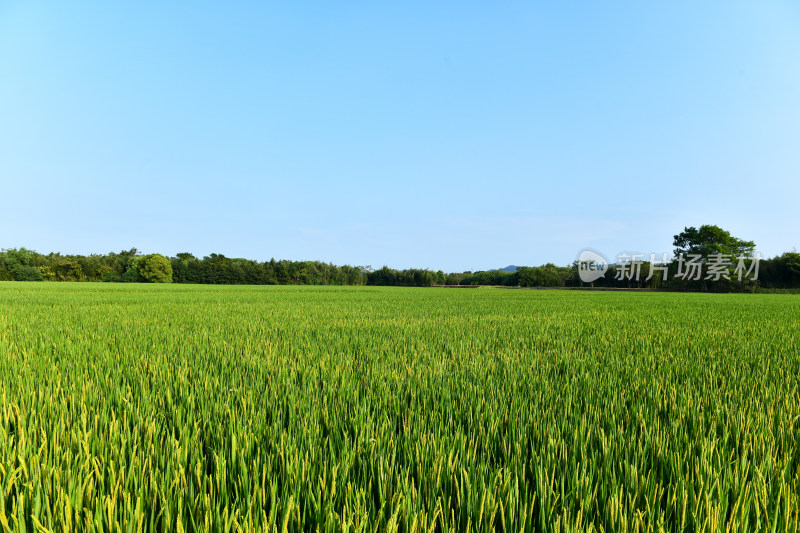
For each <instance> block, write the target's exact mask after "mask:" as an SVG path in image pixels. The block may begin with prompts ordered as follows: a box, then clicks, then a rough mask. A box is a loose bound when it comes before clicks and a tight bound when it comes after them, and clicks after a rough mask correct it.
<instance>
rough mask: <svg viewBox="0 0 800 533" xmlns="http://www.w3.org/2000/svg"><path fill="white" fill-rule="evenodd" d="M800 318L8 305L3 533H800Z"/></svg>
mask: <svg viewBox="0 0 800 533" xmlns="http://www.w3.org/2000/svg"><path fill="white" fill-rule="evenodd" d="M799 385H800V299H798V298H797V297H794V296H791V295H730V294H676V293H645V294H641V293H595V292H572V291H570V292H561V291H526V290H507V289H505V290H504V289H476V290H469V291H464V290H458V289H413V288H388V287H344V288H337V287H298V286H294V287H288V286H283V287H253V286H250V287H241V286H233V287H231V286H228V287H225V286H202V287H201V286H194V285H181V286H175V285H172V286H170V285H162V286H157V285H143V284H127V285H122V284H99V283H97V284H93V283H83V284H73V283H50V284H30V283H13V282H8V283H6V282H3V283H0V530H2V531H62V530H80V531H116V530H121V531H140V530H141V531H226V532H227V531H239V530H242V531H262V530H277V531H284V530H288V531H296V530H317V529H319V530H321V531H342V530H345V531H375V530H379V531H391V530H399V531H491V530H503V531H520V530H524V531H558V530H566V531H571V530H577V531H584V530H588V529H592V528H593V529H595V530H605V531H635V530H642V531H647V530H656V531H657V530H664V531H701V530H702V531H744V530H750V531H757V530H769V531H797V530H798V521H799V520H800V516H799V515H800V387H799Z"/></svg>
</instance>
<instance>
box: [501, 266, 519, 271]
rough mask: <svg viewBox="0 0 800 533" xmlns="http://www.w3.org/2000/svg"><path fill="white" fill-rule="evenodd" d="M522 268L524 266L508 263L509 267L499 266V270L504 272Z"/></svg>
mask: <svg viewBox="0 0 800 533" xmlns="http://www.w3.org/2000/svg"><path fill="white" fill-rule="evenodd" d="M520 268H522V267H518V266H516V265H508V266H507V267H504V268H498V269H497V270H502V271H503V272H516V271H517V270H519V269H520Z"/></svg>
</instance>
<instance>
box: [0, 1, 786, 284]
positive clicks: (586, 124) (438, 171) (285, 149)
mask: <svg viewBox="0 0 800 533" xmlns="http://www.w3.org/2000/svg"><path fill="white" fill-rule="evenodd" d="M228 4H231V3H221V2H136V3H127V4H123V3H120V2H113V3H112V2H105V3H101V2H97V3H83V2H15V1H11V2H9V1H6V2H1V3H0V209H1V210H0V247H3V248H11V247H19V246H25V247H28V248H33V249H36V250H37V251H41V252H48V251H62V252H71V253H92V252H94V253H103V252H108V251H112V250H113V251H118V250H121V249H127V248H130V247H132V246H136V247H137V248H139V249H140V250H142V251H145V252H160V253H163V254H166V255H174V254H176V253H178V252H182V251H189V252H192V253H194V254H195V255H198V256H203V255H207V254H209V253H211V252H216V253H223V254H225V255H228V256H232V257H248V258H252V259H262V260H263V259H269V258H270V257H275V258H276V259H280V258H286V259H295V260H300V259H318V260H323V261H331V262H334V263H337V264H344V263H348V264H358V265H372V266H373V267H376V268H377V267H380V266H382V265H384V264H387V265H390V266H394V267H398V268H402V267H410V266H416V267H428V268H433V269H439V268H441V269H444V270H448V271H460V270H476V269H487V268H494V267H501V266H504V265H507V264H518V265H519V264H522V265H530V264H542V263H545V262H554V263H556V264H567V263H569V262H571V261H573V260H574V259H575V258H576V257H577V254H578V252H579V251H580V249H581V248H583V247H592V248H595V249H598V250H601V251H603V252H605V253H606V254H608V255H609V256H613V255H615V254H616V253H617V252H620V251H638V252H644V253H649V252H658V253H660V252H664V251H670V250H671V248H672V246H671V243H672V235H674V234H675V233H677V232H679V231H681V230H682V229H683V227H684V226H690V225H695V226H697V225H701V224H705V223H710V224H717V225H720V226H722V227H723V228H725V229H728V230H730V231H731V232H732V233H733V234H734V235H736V236H739V237H742V238H746V239H751V240H755V241H756V244H757V245H758V249H759V250H760V251H761V252H762V253H763V254H765V255H767V256H773V255H777V254H779V253H781V252H783V251H787V250H790V249H792V248H794V247H798V248H800V232H798V228H800V208H798V198H800V179H798V178H800V150H799V149H798V147H800V98H798V95H800V59H798V58H800V7H798V4H797V3H795V2H789V1H786V2H777V1H770V0H764V1H761V2H737V1H719V2H679V1H674V2H660V3H657V2H591V3H590V2H570V3H566V2H551V3H549V4H545V3H538V4H537V3H532V2H531V3H513V2H493V3H486V2H438V3H436V5H430V4H431V3H429V2H425V3H423V2H398V3H396V4H394V5H391V4H388V3H366V2H363V3H362V2H352V3H333V2H324V3H323V2H318V3H315V2H285V3H282V4H277V3H275V4H273V3H268V2H237V3H235V4H236V5H234V6H231V5H228ZM337 4H338V5H337Z"/></svg>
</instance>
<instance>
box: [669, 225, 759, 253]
mask: <svg viewBox="0 0 800 533" xmlns="http://www.w3.org/2000/svg"><path fill="white" fill-rule="evenodd" d="M672 244H673V246H675V255H676V256H678V255H681V254H684V255H688V254H699V255H701V256H702V257H703V258H706V257H708V256H709V255H713V254H726V255H734V256H740V255H746V256H751V255H753V252H754V251H755V248H756V245H755V243H754V242H753V241H745V240H742V239H738V238H736V237H734V236H733V235H731V234H730V232H728V231H725V230H724V229H722V228H720V227H719V226H712V225H703V226H700V228H695V227H690V228H684V229H683V231H682V232H681V233H679V234H677V235H675V238H674V241H673V242H672Z"/></svg>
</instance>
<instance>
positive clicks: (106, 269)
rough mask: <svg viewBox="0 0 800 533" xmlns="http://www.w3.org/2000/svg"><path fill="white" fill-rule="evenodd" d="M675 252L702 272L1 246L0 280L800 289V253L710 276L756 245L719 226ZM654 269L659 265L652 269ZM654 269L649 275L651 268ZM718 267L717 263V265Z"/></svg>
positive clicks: (687, 239)
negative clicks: (450, 267) (463, 268)
mask: <svg viewBox="0 0 800 533" xmlns="http://www.w3.org/2000/svg"><path fill="white" fill-rule="evenodd" d="M673 245H674V246H675V249H674V255H675V257H676V258H678V257H684V256H688V257H691V256H696V257H700V258H702V259H701V260H700V261H701V263H700V264H699V265H697V268H698V270H696V271H695V272H696V273H697V276H692V277H691V278H690V279H686V278H681V277H680V276H679V274H680V273H681V272H680V271H681V269H682V268H683V269H685V268H686V265H685V264H684V263H683V262H682V261H678V260H677V259H673V260H671V261H669V262H667V263H665V264H651V263H650V262H649V261H641V262H640V264H639V265H638V266H637V267H636V270H637V273H638V274H639V275H637V276H634V275H633V269H632V268H631V265H624V264H621V263H612V264H609V265H607V271H606V272H605V275H604V276H603V277H601V278H599V279H597V280H594V281H592V282H590V283H586V282H584V281H582V280H581V276H580V272H579V268H580V265H579V263H578V261H575V262H573V263H572V264H571V265H568V266H557V265H554V264H552V263H548V264H546V265H542V266H536V267H520V268H518V269H517V271H516V272H504V271H502V270H488V271H479V272H458V273H445V272H443V271H442V270H439V271H433V270H429V269H416V268H411V269H405V270H396V269H393V268H389V267H387V266H384V267H382V268H380V269H377V270H375V269H372V268H371V267H364V266H350V265H338V266H337V265H333V264H331V263H324V262H321V261H288V260H279V261H276V260H275V259H271V260H269V261H263V262H261V261H255V260H251V259H241V258H229V257H225V256H224V255H221V254H211V255H209V256H206V257H203V258H198V257H195V256H194V255H192V254H190V253H179V254H177V255H176V256H175V257H165V256H163V255H161V254H141V253H140V252H139V251H138V250H137V249H136V248H131V249H130V250H123V251H121V252H119V253H115V252H111V253H108V254H92V255H63V254H61V253H49V254H47V255H44V254H40V253H37V252H35V251H33V250H28V249H26V248H18V249H7V250H0V281H95V282H140V283H141V282H150V283H198V284H228V285H385V286H404V287H432V286H477V285H494V286H506V287H585V286H592V287H608V288H653V289H679V290H680V289H683V290H702V291H752V290H756V289H798V288H800V253H798V252H796V251H792V252H786V253H784V254H781V255H780V256H777V257H773V258H770V259H761V260H760V261H759V262H758V275H757V279H755V280H752V279H739V277H737V276H736V275H735V274H736V272H735V270H734V267H735V265H734V264H731V265H729V266H727V267H725V269H723V272H722V275H721V276H719V275H718V276H716V277H715V276H712V275H710V274H711V273H712V272H713V270H712V269H713V268H714V265H713V264H712V262H710V261H709V259H708V258H709V257H713V256H714V255H718V254H723V255H727V256H730V257H731V258H735V257H737V256H741V255H747V254H750V255H751V256H752V254H753V251H754V249H755V244H754V243H753V242H752V241H745V240H742V239H738V238H736V237H733V236H732V235H731V234H730V233H729V232H727V231H725V230H722V229H721V228H719V227H717V226H701V227H700V228H694V227H691V228H685V229H684V231H683V232H681V233H679V234H678V235H675V237H674V241H673ZM654 267H655V268H654ZM651 269H652V272H653V274H652V275H650V272H651ZM717 269H718V270H719V267H717Z"/></svg>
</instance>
